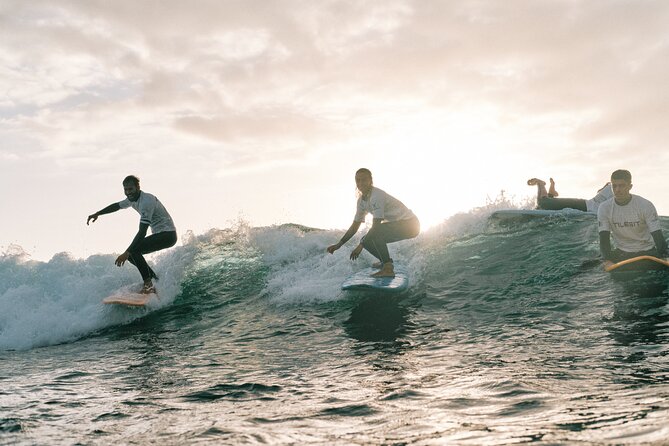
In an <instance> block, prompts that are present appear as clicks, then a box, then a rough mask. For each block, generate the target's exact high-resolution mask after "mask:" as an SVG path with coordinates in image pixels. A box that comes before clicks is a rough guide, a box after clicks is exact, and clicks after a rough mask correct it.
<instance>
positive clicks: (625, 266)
mask: <svg viewBox="0 0 669 446" xmlns="http://www.w3.org/2000/svg"><path fill="white" fill-rule="evenodd" d="M604 270H605V271H607V272H622V271H657V270H667V271H669V262H668V261H667V260H665V259H660V258H658V257H653V256H638V257H632V258H631V259H626V260H621V261H620V262H618V263H614V264H613V265H609V266H606V267H604Z"/></svg>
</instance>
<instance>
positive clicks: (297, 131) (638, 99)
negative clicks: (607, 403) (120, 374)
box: [0, 0, 669, 260]
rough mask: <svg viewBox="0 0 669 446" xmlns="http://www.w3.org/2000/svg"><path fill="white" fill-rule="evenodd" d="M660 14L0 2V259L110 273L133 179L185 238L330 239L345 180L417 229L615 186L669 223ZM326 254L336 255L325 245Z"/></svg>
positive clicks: (371, 5)
mask: <svg viewBox="0 0 669 446" xmlns="http://www.w3.org/2000/svg"><path fill="white" fill-rule="evenodd" d="M667 23H669V2H666V1H647V0H605V1H603V0H582V1H580V0H559V1H558V0H509V1H497V0H491V1H446V0H443V1H438V0H379V1H375V0H370V1H362V0H351V1H335V0H332V1H330V0H317V1H314V0H277V1H271V0H242V1H226V0H192V1H188V2H184V1H181V0H160V1H158V0H139V1H138V0H114V1H101V0H81V1H74V0H73V1H67V0H59V1H40V0H31V1H29V2H28V1H24V0H16V1H13V0H0V186H1V188H0V191H1V192H0V208H1V212H2V215H1V218H0V250H1V251H2V252H10V251H12V250H15V249H16V246H20V247H21V249H23V250H24V251H25V252H27V253H28V254H30V256H31V258H33V259H38V260H48V259H50V258H51V256H53V255H54V254H56V253H61V252H68V253H70V254H71V255H72V256H74V257H76V258H86V257H88V256H90V255H93V254H97V253H121V252H123V251H124V250H125V248H126V247H127V245H128V244H129V243H130V241H131V239H132V237H133V236H134V234H135V233H136V231H137V227H138V222H139V219H138V215H137V214H136V213H135V212H134V211H132V210H125V211H120V212H117V213H115V214H110V215H105V216H102V217H100V219H99V220H98V221H97V222H96V223H95V224H93V225H91V226H86V224H85V222H86V217H87V216H88V215H89V214H91V213H93V212H95V211H97V210H100V209H101V208H103V207H105V206H107V205H108V204H111V203H113V202H117V201H120V200H122V199H123V198H124V196H123V189H122V185H121V182H122V179H123V178H124V177H125V176H126V175H128V174H135V175H137V176H139V177H140V179H141V186H142V189H143V190H145V191H147V192H150V193H152V194H154V195H156V196H158V198H159V199H160V200H161V201H162V202H163V204H164V205H165V206H166V207H167V209H168V211H169V212H170V214H171V215H172V217H173V219H174V220H175V222H176V225H177V229H178V232H179V235H180V236H183V235H184V234H186V233H187V232H188V231H192V232H194V233H196V234H199V233H203V232H205V231H207V230H208V229H210V228H227V227H232V226H235V225H237V224H239V222H246V223H248V224H250V225H253V226H267V225H275V224H276V225H278V224H283V223H298V224H302V225H306V226H311V227H317V228H323V229H346V228H347V227H348V226H349V225H350V223H351V221H352V220H353V215H354V213H355V199H356V197H355V183H354V174H355V170H356V169H358V168H359V167H367V168H369V169H370V170H371V171H372V172H373V175H374V183H375V185H376V186H378V187H380V188H382V189H384V190H385V191H387V192H388V193H390V194H391V195H393V196H395V197H397V198H399V199H400V200H401V201H402V202H404V203H405V204H406V205H407V206H408V207H409V208H411V209H412V210H413V211H414V212H415V213H416V214H417V215H418V217H419V218H420V220H421V222H422V224H423V225H422V226H423V228H424V229H428V228H429V227H431V226H433V225H436V224H439V223H440V222H443V221H444V220H445V219H447V218H448V217H450V216H452V215H454V214H457V213H459V212H467V211H468V210H470V209H472V208H475V207H479V206H484V205H485V204H486V203H487V202H489V201H490V200H494V199H495V198H496V197H498V196H499V194H500V193H502V191H503V193H504V195H505V196H506V197H509V198H512V199H514V200H517V201H518V202H521V201H523V200H525V199H527V198H528V197H530V196H532V195H533V194H534V190H533V188H530V187H528V186H527V185H526V183H525V182H526V180H527V179H528V178H530V177H539V178H543V179H545V180H547V179H548V177H553V178H555V180H556V182H557V186H558V191H559V192H560V194H561V196H563V197H577V198H590V197H591V196H593V195H594V193H595V191H596V190H597V189H598V188H599V187H601V186H602V185H603V184H604V183H605V182H606V181H607V180H608V177H609V175H610V173H611V172H612V171H613V170H615V169H619V168H626V169H629V170H630V171H631V172H632V174H633V183H634V188H633V190H632V192H633V193H637V194H639V195H642V196H644V197H646V198H648V199H650V200H651V201H653V203H655V205H656V207H657V209H658V211H659V212H660V214H662V215H667V214H669V196H668V195H667V194H666V193H664V192H663V187H662V186H663V184H664V179H665V176H666V174H665V173H664V170H665V169H666V168H667V166H668V165H669V163H668V161H669V152H668V151H667V150H666V148H665V143H666V141H667V140H668V138H667V136H669V127H668V126H667V125H666V116H669V89H667V88H666V85H665V84H666V80H667V79H669V27H667V26H666V25H667ZM334 241H336V240H333V242H334Z"/></svg>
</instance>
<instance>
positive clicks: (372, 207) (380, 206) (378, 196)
mask: <svg viewBox="0 0 669 446" xmlns="http://www.w3.org/2000/svg"><path fill="white" fill-rule="evenodd" d="M370 213H371V214H372V216H373V217H374V218H380V219H382V220H383V221H402V220H409V219H411V218H415V215H414V213H413V212H411V210H410V209H409V208H407V207H406V206H404V204H402V202H401V201H400V200H398V199H397V198H395V197H393V196H392V195H390V194H387V193H385V192H384V191H383V190H381V189H379V188H378V187H372V191H371V193H370V194H369V199H367V200H365V199H363V197H360V198H358V204H357V210H356V213H355V217H354V219H353V220H354V221H357V222H364V221H365V216H366V215H367V214H370Z"/></svg>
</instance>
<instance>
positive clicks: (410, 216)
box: [327, 168, 420, 277]
mask: <svg viewBox="0 0 669 446" xmlns="http://www.w3.org/2000/svg"><path fill="white" fill-rule="evenodd" d="M355 185H356V187H357V189H358V192H359V195H358V203H357V210H356V213H355V217H354V218H353V223H352V224H351V227H350V228H348V231H346V233H345V234H344V236H343V237H342V238H341V240H340V241H339V242H338V243H336V244H334V245H331V246H328V248H327V251H328V252H329V253H330V254H332V253H334V252H335V251H336V250H338V249H339V248H341V247H342V246H343V245H344V243H346V242H347V241H349V239H350V238H351V237H353V236H354V235H355V233H356V232H358V229H359V228H360V225H361V224H362V223H363V222H364V221H365V216H366V215H367V214H368V213H371V214H372V216H373V218H374V220H373V223H372V228H371V229H370V230H369V231H368V232H367V234H366V235H365V236H364V237H363V238H362V240H361V241H360V244H358V246H356V247H355V249H354V250H353V251H352V252H351V260H355V259H357V258H358V256H360V253H361V252H362V249H363V248H365V249H366V250H367V251H369V253H370V254H372V255H373V256H374V257H376V258H377V259H379V262H378V263H375V264H374V265H373V266H374V267H376V268H380V271H378V272H376V273H374V274H372V277H395V267H394V265H393V259H391V258H390V253H389V252H388V246H387V244H388V243H392V242H397V241H400V240H406V239H410V238H414V237H416V236H417V235H418V233H419V232H420V222H419V221H418V218H416V216H415V215H414V213H413V212H411V210H410V209H409V208H407V207H406V206H405V205H404V204H402V202H401V201H399V200H398V199H397V198H395V197H392V196H391V195H389V194H387V193H386V192H384V191H383V190H381V189H379V188H377V187H374V184H373V181H372V172H370V171H369V169H365V168H362V169H358V171H357V172H356V173H355Z"/></svg>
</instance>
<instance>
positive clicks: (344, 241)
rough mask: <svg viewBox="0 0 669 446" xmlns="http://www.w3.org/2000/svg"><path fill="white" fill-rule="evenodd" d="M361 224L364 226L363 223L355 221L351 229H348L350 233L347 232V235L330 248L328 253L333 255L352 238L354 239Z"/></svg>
mask: <svg viewBox="0 0 669 446" xmlns="http://www.w3.org/2000/svg"><path fill="white" fill-rule="evenodd" d="M361 224H362V222H361V221H354V222H353V223H351V227H350V228H348V231H346V234H344V236H343V237H342V238H341V240H339V242H338V243H335V244H334V245H330V246H328V249H327V251H328V252H329V253H330V254H333V253H334V252H335V251H336V250H338V249H339V248H341V247H342V246H344V243H346V242H348V241H349V240H350V239H351V237H353V236H354V235H355V233H356V232H358V229H359V228H360V225H361Z"/></svg>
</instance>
